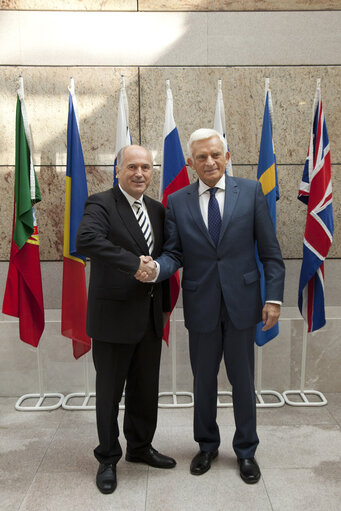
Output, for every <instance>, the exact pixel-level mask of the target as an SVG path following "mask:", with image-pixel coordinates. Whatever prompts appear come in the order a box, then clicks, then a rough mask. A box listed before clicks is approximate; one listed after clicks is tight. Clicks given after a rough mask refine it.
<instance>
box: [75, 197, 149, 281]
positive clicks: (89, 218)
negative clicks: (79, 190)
mask: <svg viewBox="0 0 341 511" xmlns="http://www.w3.org/2000/svg"><path fill="white" fill-rule="evenodd" d="M110 230H111V224H110V216H109V212H108V209H107V207H106V205H105V203H104V201H103V199H102V198H100V197H99V196H98V195H92V196H91V197H89V198H88V200H87V201H86V203H85V208H84V215H83V218H82V220H81V223H80V225H79V228H78V231H77V236H76V249H77V252H79V253H80V254H82V255H84V256H86V257H89V258H91V259H93V260H96V261H98V262H100V263H103V264H107V265H109V266H110V267H112V268H114V269H115V270H119V271H122V272H124V273H128V274H132V275H134V274H135V273H136V272H137V270H138V268H139V266H140V258H139V257H138V256H137V255H136V254H134V253H133V252H130V251H129V250H126V249H124V248H122V247H121V246H119V245H115V244H114V243H113V242H112V241H111V240H110V239H109V237H108V236H109V233H110Z"/></svg>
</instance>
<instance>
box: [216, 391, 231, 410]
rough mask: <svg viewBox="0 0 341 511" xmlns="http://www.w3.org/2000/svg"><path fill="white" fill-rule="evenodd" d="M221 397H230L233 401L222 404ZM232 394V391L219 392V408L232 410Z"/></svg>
mask: <svg viewBox="0 0 341 511" xmlns="http://www.w3.org/2000/svg"><path fill="white" fill-rule="evenodd" d="M219 396H229V397H230V398H231V401H229V402H221V401H220V399H219ZM232 407H233V403H232V392H231V391H230V390H219V391H218V399H217V408H232Z"/></svg>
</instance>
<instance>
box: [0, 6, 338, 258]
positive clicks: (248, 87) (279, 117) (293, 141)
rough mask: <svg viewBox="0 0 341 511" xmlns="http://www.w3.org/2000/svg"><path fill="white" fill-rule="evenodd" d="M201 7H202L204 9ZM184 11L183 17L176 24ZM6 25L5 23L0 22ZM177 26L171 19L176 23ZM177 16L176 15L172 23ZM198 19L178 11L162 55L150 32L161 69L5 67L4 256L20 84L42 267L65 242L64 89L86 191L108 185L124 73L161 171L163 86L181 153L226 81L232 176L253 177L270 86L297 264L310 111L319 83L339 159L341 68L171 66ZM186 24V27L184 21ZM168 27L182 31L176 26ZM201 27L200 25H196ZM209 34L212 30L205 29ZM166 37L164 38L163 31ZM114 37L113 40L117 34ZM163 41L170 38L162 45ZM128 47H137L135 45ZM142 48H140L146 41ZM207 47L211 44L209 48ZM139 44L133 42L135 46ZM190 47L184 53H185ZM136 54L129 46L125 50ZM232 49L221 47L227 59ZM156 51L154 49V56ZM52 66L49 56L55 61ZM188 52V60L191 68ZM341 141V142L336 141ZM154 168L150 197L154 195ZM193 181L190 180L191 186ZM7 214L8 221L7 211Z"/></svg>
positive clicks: (136, 124) (285, 233) (0, 225)
mask: <svg viewBox="0 0 341 511" xmlns="http://www.w3.org/2000/svg"><path fill="white" fill-rule="evenodd" d="M204 4H205V2H203V5H204ZM179 14H181V16H180V17H179ZM0 19H1V18H0ZM170 19H171V18H170ZM172 19H173V18H172ZM193 19H194V18H193V13H192V14H185V13H177V14H176V16H174V20H177V23H178V24H179V26H178V27H177V30H176V31H175V33H176V37H175V36H174V33H173V34H172V37H171V38H170V40H171V44H170V45H169V47H167V48H165V47H164V46H162V44H161V43H160V44H159V40H158V39H157V37H155V33H152V34H151V35H152V37H151V39H150V41H151V43H150V48H152V46H151V44H153V45H154V46H156V47H157V52H156V58H155V63H154V65H153V66H147V67H140V68H138V67H134V66H132V67H125V68H122V67H121V68H120V67H117V66H112V67H111V66H100V67H73V66H62V67H51V66H41V67H40V66H38V67H25V66H17V67H11V66H8V67H6V66H4V67H3V69H2V71H3V72H2V74H1V77H0V103H1V111H2V112H3V117H2V119H0V128H1V133H2V137H1V138H0V165H1V166H2V168H1V174H0V194H1V199H2V200H1V202H0V208H1V218H0V239H1V240H2V243H1V253H0V259H2V260H6V259H8V255H9V246H10V234H9V233H10V232H11V226H12V200H10V201H9V200H8V196H9V195H10V194H9V193H8V190H9V189H11V191H12V184H11V183H12V182H13V172H14V167H13V165H14V137H15V135H14V124H15V104H16V97H15V96H16V89H17V79H18V76H19V75H20V74H22V75H23V77H24V84H25V93H26V106H27V111H28V116H29V121H30V124H31V127H32V133H33V140H34V161H35V163H36V165H37V173H38V179H39V182H40V187H41V191H42V197H43V200H42V202H41V203H40V204H39V205H38V206H37V214H38V222H39V229H40V233H41V258H42V260H60V259H61V256H62V244H63V217H64V187H65V184H64V183H65V179H64V176H65V164H66V128H67V110H68V90H67V87H68V84H69V81H70V77H71V76H73V78H74V80H75V88H76V95H77V101H78V108H79V115H80V132H81V139H82V144H83V151H84V159H85V164H86V166H87V176H88V187H89V193H93V192H96V191H100V190H102V189H106V188H108V187H110V186H111V183H112V165H113V159H114V147H115V137H116V116H117V105H118V99H119V91H120V80H121V74H124V76H125V82H126V89H127V96H128V101H129V109H130V130H131V133H132V138H133V141H134V142H138V141H139V140H140V141H141V143H142V144H144V145H146V146H147V147H149V148H150V149H151V150H152V152H153V155H154V160H155V165H157V166H158V168H157V169H156V170H157V171H158V170H159V169H160V167H159V166H160V164H161V158H162V133H163V123H164V109H165V102H166V87H165V80H166V79H170V80H171V87H172V91H173V96H174V115H175V120H176V122H177V126H178V129H179V134H180V139H181V141H182V145H183V148H184V152H185V147H186V141H187V139H188V137H189V135H190V133H191V132H192V131H193V130H194V129H196V128H198V127H202V126H208V127H211V126H213V118H214V110H215V102H216V93H217V80H218V79H219V78H220V79H222V81H223V94H224V101H225V111H226V121H227V137H228V142H229V146H230V150H231V155H232V163H233V169H234V175H236V176H241V177H247V178H252V179H255V178H256V175H257V161H258V150H259V144H260V135H261V128H262V116H263V101H264V79H265V77H266V76H269V77H270V86H271V89H272V96H273V104H274V142H275V148H276V154H277V162H278V164H279V182H280V193H281V199H280V201H279V203H278V236H279V239H280V243H281V246H282V250H283V255H284V257H287V258H300V257H301V255H302V239H303V232H304V224H305V214H306V213H305V208H304V206H303V205H302V204H301V203H300V202H299V201H297V200H296V196H297V190H298V187H299V183H300V180H301V176H302V171H303V165H304V160H305V156H306V149H307V145H308V140H309V132H310V126H311V110H312V102H313V97H314V91H315V84H316V78H317V77H319V76H320V77H321V78H322V91H323V98H324V105H325V113H326V118H327V125H328V131H329V138H330V140H331V152H332V161H334V162H337V161H341V154H339V153H341V148H340V147H336V145H335V141H336V140H339V139H340V137H341V121H340V118H338V116H337V112H338V111H340V109H341V98H338V97H337V96H336V95H335V92H334V90H335V87H334V85H333V86H332V84H337V83H340V82H341V70H340V69H339V68H337V67H334V68H333V67H331V68H329V67H326V68H318V67H290V66H287V67H273V68H269V67H264V68H260V67H209V66H207V67H191V66H190V65H189V66H182V67H165V66H164V65H162V64H163V63H164V62H165V61H167V53H169V54H171V55H172V58H174V56H175V55H177V54H179V55H180V54H181V52H182V51H183V48H184V46H186V38H187V37H191V34H192V32H191V31H192V23H193ZM179 20H180V21H179ZM170 27H171V28H174V29H175V28H176V27H175V25H174V23H173V25H170ZM197 28H198V27H197ZM206 28H207V27H206ZM159 33H160V32H159ZM116 35H117V34H116ZM206 37H207V34H206V32H205V31H204V30H203V32H202V39H203V42H200V41H196V39H195V38H194V39H193V38H192V39H191V41H192V40H193V41H194V42H197V45H196V46H194V47H193V50H192V51H193V55H194V56H195V55H196V54H197V52H198V51H203V49H204V48H206V50H207V39H206ZM164 40H165V39H164ZM164 40H163V41H164ZM130 44H131V42H130ZM141 44H142V43H141ZM205 45H206V46H205ZM135 46H136V44H135ZM186 47H187V46H186ZM129 48H132V45H131V46H130V47H129ZM229 50H230V49H229V48H228V47H225V48H223V49H222V51H224V52H227V53H228V52H229ZM150 51H152V50H150ZM50 60H51V59H50ZM190 60H191V54H189V62H190ZM339 135H340V136H339ZM157 171H156V173H155V177H154V180H153V184H152V186H151V188H150V194H151V195H152V196H154V197H155V198H157V197H158V189H159V184H158V172H157ZM338 174H339V173H336V172H334V176H333V178H334V182H333V186H334V214H335V224H336V230H335V236H334V244H333V245H332V249H331V252H330V256H331V257H340V255H341V246H340V245H341V242H340V241H339V240H340V239H341V236H340V234H341V231H340V229H341V227H340V226H341V222H337V220H338V219H341V218H340V217H341V206H339V205H340V204H341V200H340V199H341V182H340V179H341V178H340V177H339V176H338ZM193 179H194V176H193V174H192V180H193ZM3 213H4V214H3Z"/></svg>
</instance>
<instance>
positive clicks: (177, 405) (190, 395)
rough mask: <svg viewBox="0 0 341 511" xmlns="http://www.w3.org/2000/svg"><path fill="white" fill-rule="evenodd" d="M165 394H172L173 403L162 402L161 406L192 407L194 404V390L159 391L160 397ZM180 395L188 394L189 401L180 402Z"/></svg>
mask: <svg viewBox="0 0 341 511" xmlns="http://www.w3.org/2000/svg"><path fill="white" fill-rule="evenodd" d="M164 396H172V398H173V403H160V402H159V408H191V407H192V406H193V405H194V396H193V393H192V392H175V393H174V392H159V399H160V398H162V397H164ZM178 396H186V397H188V398H189V399H190V401H189V403H179V402H178Z"/></svg>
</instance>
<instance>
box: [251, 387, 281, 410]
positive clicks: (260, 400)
mask: <svg viewBox="0 0 341 511" xmlns="http://www.w3.org/2000/svg"><path fill="white" fill-rule="evenodd" d="M264 395H265V396H275V398H276V399H277V400H278V401H275V402H265V401H264V399H263V397H262V396H264ZM256 399H257V400H258V402H257V403H256V406H257V408H280V407H281V406H284V405H285V401H284V398H283V396H282V394H280V393H279V392H277V391H276V390H261V391H260V392H258V391H256Z"/></svg>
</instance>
